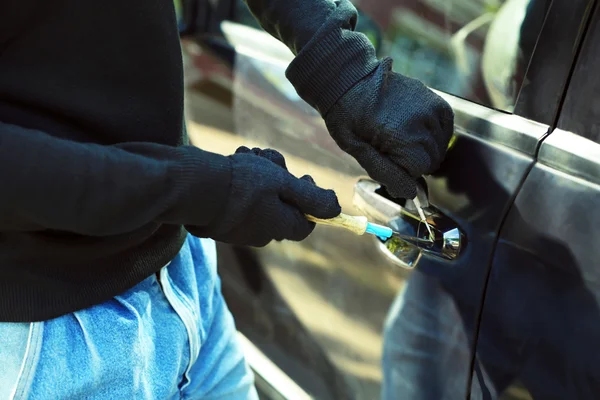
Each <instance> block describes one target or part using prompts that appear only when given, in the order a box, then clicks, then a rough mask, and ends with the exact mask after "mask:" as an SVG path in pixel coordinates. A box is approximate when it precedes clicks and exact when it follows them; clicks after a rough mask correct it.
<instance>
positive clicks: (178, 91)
mask: <svg viewBox="0 0 600 400" xmlns="http://www.w3.org/2000/svg"><path fill="white" fill-rule="evenodd" d="M248 3H249V6H250V8H251V10H252V11H253V13H254V14H255V15H257V16H258V17H260V20H261V24H262V25H263V26H264V27H265V29H267V30H268V31H269V32H271V33H272V34H273V35H275V36H276V37H278V38H279V39H280V40H282V41H284V42H285V43H286V44H287V45H288V46H290V48H292V50H293V51H294V52H295V53H299V54H298V56H297V57H296V60H295V61H294V63H292V67H290V70H289V71H288V72H289V75H288V76H289V77H290V80H291V81H292V83H294V84H295V85H296V88H297V89H298V91H299V92H300V93H301V95H302V94H303V93H304V94H303V96H304V98H305V100H307V101H308V102H309V103H311V104H312V105H313V106H314V107H315V108H317V109H319V110H321V111H323V110H325V109H326V108H327V107H329V106H330V105H331V104H332V103H333V102H334V101H335V99H337V98H338V97H339V96H340V95H341V94H343V93H344V92H345V91H346V90H347V89H349V87H350V86H352V85H353V84H354V83H355V82H356V81H358V80H359V79H360V78H362V77H364V76H365V75H366V74H368V73H369V72H370V71H371V70H372V69H373V63H374V56H373V54H372V48H371V47H370V45H368V43H365V41H364V38H362V37H359V36H358V35H357V34H354V33H352V32H351V30H352V29H353V18H355V17H356V15H355V11H354V10H353V8H352V7H351V6H349V5H348V4H347V3H346V2H345V1H343V2H342V3H341V5H340V4H337V3H334V2H332V1H329V0H265V1H252V0H248ZM309 16H310V17H309ZM344 29H349V31H348V32H346V33H345V34H344V35H342V34H341V33H342V32H343V31H344ZM319 32H320V33H319ZM332 32H333V33H332ZM317 33H318V34H317ZM319 35H320V36H325V37H326V40H327V42H328V46H327V47H326V48H319V46H320V45H319V43H322V42H323V41H322V40H319V41H318V42H317V43H316V44H311V43H312V42H311V38H316V37H317V36H319ZM353 35H354V36H356V37H355V38H354V39H353ZM336 40H337V42H336ZM332 41H333V42H332ZM331 42H332V43H331ZM338 45H339V47H338ZM309 49H312V50H311V51H308V50H309ZM332 53H333V54H332ZM357 54H358V55H362V56H361V57H357ZM332 57H335V58H336V59H341V60H344V59H347V60H353V59H355V60H356V61H354V62H349V63H347V64H349V66H343V71H344V76H345V77H346V79H344V80H341V82H339V83H338V84H337V85H335V87H326V88H325V89H323V84H321V83H318V84H317V85H315V84H314V83H313V81H315V76H318V77H327V76H328V75H330V74H332V73H335V72H336V71H331V68H328V67H327V65H326V64H327V61H328V60H330V59H331V58H332ZM340 68H342V67H340ZM337 73H338V74H339V73H340V69H339V68H338V69H337ZM315 74H316V75H315ZM331 80H332V79H331ZM325 82H327V80H326V81H325ZM315 87H316V88H320V89H319V91H316V90H315ZM183 132H184V129H183V77H182V61H181V50H180V46H179V36H178V31H177V27H176V21H175V14H174V7H173V1H172V0H128V1H121V0H86V1H77V0H53V1H42V0H4V1H2V2H0V321H36V320H44V319H49V318H53V317H56V316H59V315H62V314H65V313H68V312H72V311H75V310H78V309H81V308H85V307H88V306H91V305H94V304H98V303H100V302H103V301H105V300H108V299H110V298H111V297H113V296H115V295H117V294H119V293H121V292H123V291H125V290H127V289H128V288H130V287H132V286H134V285H135V284H136V283H138V282H140V281H141V280H143V279H145V278H146V277H148V276H150V275H151V274H152V273H154V272H156V271H158V270H159V269H160V268H161V267H162V266H163V265H165V264H166V263H167V262H168V261H169V260H171V259H172V258H173V257H174V256H175V255H176V254H177V252H178V251H179V250H180V248H181V246H182V243H183V241H184V240H185V236H186V234H187V233H186V232H185V230H184V229H183V228H182V226H183V225H184V224H187V225H196V226H205V225H207V224H209V223H210V222H212V219H213V218H218V216H219V214H220V212H221V207H222V205H223V204H225V203H226V201H227V197H228V195H229V184H230V173H231V172H230V164H229V160H228V158H227V157H224V156H221V155H217V154H214V153H209V152H205V151H202V150H200V149H198V148H195V147H192V146H189V145H187V138H186V137H185V134H184V133H183Z"/></svg>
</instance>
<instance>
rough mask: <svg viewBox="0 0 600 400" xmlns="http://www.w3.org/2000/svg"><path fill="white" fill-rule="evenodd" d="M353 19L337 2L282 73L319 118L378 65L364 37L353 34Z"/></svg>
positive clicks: (351, 9)
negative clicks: (319, 115)
mask: <svg viewBox="0 0 600 400" xmlns="http://www.w3.org/2000/svg"><path fill="white" fill-rule="evenodd" d="M356 17H357V13H356V9H355V8H354V6H353V5H352V4H351V3H350V2H349V1H348V0H342V1H340V2H339V4H338V6H337V8H336V10H335V11H334V12H332V13H331V14H330V17H329V18H328V20H327V21H326V22H325V24H323V26H322V27H321V29H319V30H318V31H317V32H316V33H315V35H314V36H313V38H312V39H311V40H310V41H309V42H308V43H307V44H306V46H304V47H303V48H302V50H301V51H300V52H299V53H298V55H297V56H296V57H295V59H294V60H293V61H292V63H291V64H290V66H289V67H288V69H287V71H286V76H287V78H288V79H289V80H290V82H291V83H292V84H293V85H294V87H295V89H296V91H297V92H298V94H299V95H300V97H301V98H302V99H303V100H304V101H306V102H307V103H308V104H310V105H311V106H312V107H314V108H315V109H316V110H317V111H318V112H319V113H320V114H321V115H322V116H325V115H326V114H327V112H328V111H329V109H330V108H331V106H332V105H333V104H335V103H336V102H337V100H338V99H339V98H340V97H342V96H343V95H344V94H345V93H346V92H347V91H348V90H349V89H350V88H351V87H353V86H354V85H355V84H356V83H357V82H359V81H360V80H362V79H363V78H364V77H365V76H367V75H369V74H371V73H372V72H373V71H374V70H375V69H376V68H377V66H378V65H379V63H380V61H379V60H378V59H377V58H376V56H375V48H374V47H373V45H372V44H371V42H369V40H368V38H367V37H366V36H365V35H363V34H362V33H358V32H354V26H355V24H356Z"/></svg>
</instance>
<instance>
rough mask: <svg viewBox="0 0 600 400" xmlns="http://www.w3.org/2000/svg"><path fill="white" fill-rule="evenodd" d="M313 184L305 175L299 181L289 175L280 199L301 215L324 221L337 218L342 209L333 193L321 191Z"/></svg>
mask: <svg viewBox="0 0 600 400" xmlns="http://www.w3.org/2000/svg"><path fill="white" fill-rule="evenodd" d="M313 182H314V180H313V179H312V178H311V177H308V176H307V175H305V176H304V177H302V178H301V179H298V178H296V177H294V176H292V175H290V180H289V182H288V184H287V185H286V186H285V188H284V189H283V191H282V192H281V194H280V197H281V199H282V200H283V201H284V202H285V203H287V204H289V205H291V206H294V207H295V208H296V209H298V210H299V211H300V212H301V213H302V214H309V215H312V216H313V217H317V218H324V219H326V218H333V217H336V216H338V215H339V214H340V213H341V212H342V208H341V207H340V203H339V202H338V199H337V196H336V194H335V192H334V191H333V190H328V189H322V188H320V187H318V186H317V185H315V184H314V183H313ZM305 219H306V218H305Z"/></svg>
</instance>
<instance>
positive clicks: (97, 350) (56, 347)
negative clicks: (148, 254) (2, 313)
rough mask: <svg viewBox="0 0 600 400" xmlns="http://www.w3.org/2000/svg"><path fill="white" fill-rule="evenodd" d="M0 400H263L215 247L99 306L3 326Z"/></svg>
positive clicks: (189, 244)
mask: <svg viewBox="0 0 600 400" xmlns="http://www.w3.org/2000/svg"><path fill="white" fill-rule="evenodd" d="M0 360H1V362H0V399H66V398H70V399H84V398H85V399H111V400H112V399H200V398H201V399H228V400H229V399H235V400H238V399H257V398H258V396H257V394H256V391H255V389H254V379H253V375H252V372H251V370H250V369H249V367H248V365H247V364H246V361H245V359H244V356H243V353H242V349H241V347H240V344H239V343H238V342H237V339H236V329H235V325H234V321H233V317H232V316H231V313H230V312H229V310H228V309H227V305H226V304H225V301H224V299H223V296H222V294H221V285H220V280H219V277H218V275H217V265H216V249H215V244H214V242H213V241H212V240H200V239H197V238H194V237H192V236H190V237H188V240H187V241H186V243H185V245H184V246H183V248H182V249H181V251H180V253H179V254H178V255H177V257H175V259H173V260H172V261H171V263H170V264H169V265H167V266H166V267H164V268H163V269H162V270H161V271H160V282H159V280H158V279H157V277H156V276H155V275H153V276H151V277H149V278H147V279H146V280H144V281H142V282H141V283H139V284H138V285H137V286H135V287H133V288H132V289H130V290H128V291H127V292H125V293H123V294H121V295H119V296H117V297H115V298H113V299H112V300H109V301H107V302H105V303H103V304H99V305H97V306H93V307H91V308H88V309H85V310H81V311H76V312H74V313H71V314H67V315H63V316H61V317H59V318H56V319H52V320H48V321H43V322H34V323H0Z"/></svg>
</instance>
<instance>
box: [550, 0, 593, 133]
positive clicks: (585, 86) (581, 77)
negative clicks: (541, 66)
mask: <svg viewBox="0 0 600 400" xmlns="http://www.w3.org/2000/svg"><path fill="white" fill-rule="evenodd" d="M599 40H600V8H598V7H596V10H595V12H594V15H592V17H591V18H590V25H589V28H588V30H587V34H586V37H585V41H584V42H583V46H582V48H581V53H580V55H579V59H578V61H577V64H576V65H575V70H574V71H573V77H572V78H571V83H570V85H569V88H568V91H567V96H566V98H565V102H564V104H563V108H562V112H561V114H560V119H559V122H558V127H559V128H561V129H564V130H567V131H570V132H573V133H576V134H578V135H581V136H583V137H585V138H587V139H590V140H593V141H595V142H596V143H600V74H598V72H597V71H599V69H600V52H598V41H599Z"/></svg>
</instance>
